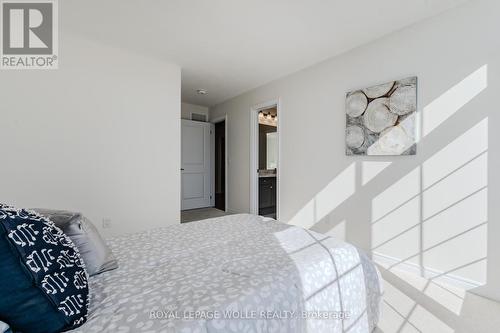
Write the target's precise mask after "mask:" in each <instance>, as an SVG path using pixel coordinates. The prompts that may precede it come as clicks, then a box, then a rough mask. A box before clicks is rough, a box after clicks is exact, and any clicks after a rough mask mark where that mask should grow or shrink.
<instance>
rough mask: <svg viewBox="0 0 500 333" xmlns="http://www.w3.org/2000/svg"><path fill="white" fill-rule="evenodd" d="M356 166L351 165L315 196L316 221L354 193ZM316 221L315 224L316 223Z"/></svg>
mask: <svg viewBox="0 0 500 333" xmlns="http://www.w3.org/2000/svg"><path fill="white" fill-rule="evenodd" d="M355 166H356V164H355V163H352V164H351V165H349V166H348V167H347V168H346V169H345V170H344V171H342V173H340V174H339V175H338V176H337V177H335V178H334V179H333V180H332V181H331V182H330V183H329V184H328V185H327V186H326V187H325V188H324V189H323V190H322V191H320V192H319V193H318V194H317V195H316V219H317V221H319V220H321V219H322V218H324V217H325V216H327V215H328V214H330V213H331V212H333V211H334V210H335V208H337V207H338V206H339V205H340V204H341V203H343V202H344V201H345V200H346V199H347V198H349V197H350V196H351V195H353V194H354V192H355V191H356V167H355ZM317 221H316V222H317Z"/></svg>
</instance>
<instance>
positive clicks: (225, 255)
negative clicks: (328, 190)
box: [75, 214, 381, 333]
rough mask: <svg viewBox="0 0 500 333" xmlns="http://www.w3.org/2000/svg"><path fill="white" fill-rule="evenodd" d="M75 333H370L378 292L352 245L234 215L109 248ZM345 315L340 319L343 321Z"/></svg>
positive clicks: (373, 273)
mask: <svg viewBox="0 0 500 333" xmlns="http://www.w3.org/2000/svg"><path fill="white" fill-rule="evenodd" d="M109 243H110V246H111V248H112V250H113V252H114V253H115V254H116V255H117V257H118V259H119V265H120V267H119V268H118V269H117V270H115V271H111V272H107V273H103V274H101V275H98V276H96V277H93V278H91V283H90V287H91V296H92V298H91V312H90V316H89V319H88V322H87V323H86V324H84V325H83V326H82V327H80V328H79V329H77V330H75V332H200V333H201V332H286V333H294V332H313V333H320V332H329V333H330V332H371V331H372V330H373V328H374V326H375V325H376V323H377V321H378V317H379V303H380V299H381V286H380V278H379V274H378V272H377V270H376V268H375V267H374V265H373V264H372V262H371V261H370V260H369V259H368V258H367V257H366V256H365V255H364V254H362V253H361V252H360V251H358V250H357V249H356V248H355V247H354V246H352V245H350V244H347V243H344V242H340V241H338V240H335V239H333V238H330V237H326V236H324V235H322V234H318V233H315V232H312V231H308V230H304V229H302V228H298V227H294V226H290V225H286V224H282V223H279V222H275V221H265V220H263V219H262V218H260V217H257V216H253V215H243V214H242V215H232V216H226V217H221V218H215V219H209V220H204V221H198V222H192V223H187V224H182V225H178V226H173V227H166V228H161V229H156V230H152V231H148V232H142V233H137V234H132V235H128V236H123V237H118V238H114V239H111V240H110V241H109ZM341 318H344V319H343V320H342V319H341Z"/></svg>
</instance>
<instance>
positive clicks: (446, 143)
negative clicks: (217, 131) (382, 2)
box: [211, 0, 500, 300]
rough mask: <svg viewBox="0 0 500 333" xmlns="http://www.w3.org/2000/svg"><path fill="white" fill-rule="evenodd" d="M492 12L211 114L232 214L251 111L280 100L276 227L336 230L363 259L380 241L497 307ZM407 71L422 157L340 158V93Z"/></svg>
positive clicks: (443, 25)
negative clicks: (414, 86) (414, 87)
mask: <svg viewBox="0 0 500 333" xmlns="http://www.w3.org/2000/svg"><path fill="white" fill-rule="evenodd" d="M499 12H500V3H499V2H498V1H496V0H485V1H472V2H471V3H469V4H466V5H464V6H462V7H459V8H457V9H455V10H453V11H450V12H448V13H445V14H443V15H440V16H437V17H434V18H432V19H430V20H427V21H425V22H422V23H419V24H417V25H414V26H412V27H410V28H407V29H404V30H402V31H400V32H397V33H394V34H391V35H389V36H386V37H384V38H382V39H380V40H377V41H375V42H373V43H370V44H368V45H366V46H363V47H360V48H357V49H355V50H352V51H350V52H348V53H345V54H343V55H340V56H338V57H335V58H332V59H330V60H328V61H325V62H324V63H321V64H318V65H316V66H313V67H310V68H308V69H305V70H303V71H300V72H298V73H296V74H293V75H290V76H288V77H285V78H282V79H280V80H277V81H275V82H272V83H269V84H267V85H265V86H263V87H260V88H257V89H255V90H253V91H250V92H248V93H245V94H243V95H240V96H238V97H236V98H233V99H231V100H229V101H227V102H225V103H223V104H220V105H217V106H215V107H213V108H212V109H211V117H220V116H222V115H224V114H227V115H228V123H229V124H230V126H228V139H227V142H228V161H229V167H228V168H229V169H228V186H229V189H228V192H229V193H228V202H227V206H228V208H229V209H230V210H236V211H241V212H247V211H249V203H250V198H249V179H250V178H249V177H250V174H249V173H250V170H249V157H250V143H249V137H250V117H249V110H250V108H251V107H252V106H253V105H256V104H258V103H261V102H264V101H267V100H272V99H275V98H278V97H279V98H280V100H281V109H280V111H279V112H280V113H279V117H280V122H281V128H280V131H281V140H282V141H281V166H282V170H281V175H280V179H281V184H280V186H281V202H280V205H281V218H282V220H283V221H286V222H289V223H294V224H299V225H303V226H305V227H310V228H312V229H314V230H317V231H321V232H325V233H335V234H337V235H338V234H339V230H340V232H341V233H344V232H345V236H346V238H347V239H348V240H349V241H351V242H353V243H355V244H357V245H358V246H360V247H362V248H364V249H365V250H367V251H368V252H371V249H372V248H375V247H377V246H378V245H380V244H382V243H385V245H384V246H381V247H377V249H376V250H374V252H379V253H381V254H385V255H386V256H389V257H392V258H393V259H394V258H395V259H397V260H399V259H401V260H402V259H405V258H406V257H408V256H409V255H412V254H414V253H417V256H416V257H413V258H411V259H409V260H406V263H407V264H408V265H409V266H410V267H411V265H412V263H415V264H416V266H415V267H417V270H418V269H420V268H419V267H418V266H419V264H420V262H423V264H424V269H430V270H432V269H433V270H437V271H441V272H447V271H449V270H453V269H454V268H457V267H460V266H461V265H463V266H464V267H463V268H460V269H458V270H456V271H453V272H451V273H450V274H455V275H457V276H459V277H460V278H463V279H464V280H472V281H475V282H477V283H478V284H484V286H482V287H479V288H478V289H476V290H475V291H476V292H478V293H481V294H484V295H487V296H489V297H491V298H496V299H498V300H500V266H499V265H498V263H499V262H500V243H499V242H498V239H499V238H500V205H498V198H500V174H499V173H498V172H497V171H496V170H498V168H499V164H500V149H499V148H498V147H497V144H498V142H500V132H499V131H497V130H495V128H496V127H497V126H500V112H499V110H498V102H497V95H498V91H500V84H499V80H500V72H499V71H500V69H499V66H500V46H499V45H500V44H499V43H498V42H497V41H498V36H497V34H498V31H500V21H499V20H498V13H499ZM410 75H417V76H418V79H419V92H418V103H419V113H420V115H421V116H422V123H423V131H422V138H421V141H420V143H419V145H418V153H417V155H416V156H403V157H392V158H391V157H387V158H384V157H378V158H376V157H347V156H345V148H344V147H345V144H344V141H345V139H344V135H345V134H344V131H345V112H344V100H345V93H346V92H347V91H351V90H352V89H358V88H363V87H366V86H370V85H373V84H377V83H383V82H386V81H390V80H395V79H400V78H404V77H407V76H410ZM488 146H489V147H488ZM454 170H456V171H454ZM484 222H487V224H483V223H484ZM408 229H409V230H408ZM419 251H423V254H421V255H419V254H418V253H419ZM484 256H487V259H486V260H483V261H481V259H482V257H484ZM386 259H387V258H386ZM486 262H487V263H486ZM486 265H487V267H486Z"/></svg>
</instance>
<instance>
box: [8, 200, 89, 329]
mask: <svg viewBox="0 0 500 333" xmlns="http://www.w3.org/2000/svg"><path fill="white" fill-rule="evenodd" d="M0 267H1V269H0V319H1V320H3V321H5V322H7V324H9V326H10V327H11V328H12V330H13V331H15V332H17V331H20V332H26V333H27V332H30V333H51V332H61V331H66V330H70V329H73V328H76V327H78V326H80V325H82V324H83V323H84V322H85V320H86V318H87V310H88V304H89V288H88V276H87V272H86V270H85V266H84V263H83V260H82V259H81V258H80V254H79V252H78V249H77V248H76V247H75V245H74V244H73V242H72V241H71V240H70V239H69V237H67V236H66V235H65V234H64V233H63V232H62V231H61V229H59V228H57V227H56V226H55V225H54V223H52V222H51V221H50V220H48V219H47V218H45V217H43V216H41V215H38V214H37V213H35V212H33V211H28V210H19V209H15V208H13V207H10V206H6V205H2V204H0Z"/></svg>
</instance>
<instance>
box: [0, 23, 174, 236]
mask: <svg viewBox="0 0 500 333" xmlns="http://www.w3.org/2000/svg"><path fill="white" fill-rule="evenodd" d="M59 45H60V64H59V70H54V71H2V72H1V73H0V96H1V97H0V101H1V106H0V143H1V145H2V150H3V154H2V156H3V157H2V158H1V159H0V174H1V175H2V181H1V185H0V201H2V202H6V203H11V204H14V205H17V206H20V207H46V208H59V209H69V210H75V211H81V212H83V213H84V214H86V215H88V216H89V218H91V219H92V220H93V221H94V222H95V224H96V225H97V227H99V228H102V219H103V218H110V219H111V222H112V227H111V228H110V229H105V230H103V231H104V233H105V234H107V235H113V234H119V233H124V232H132V231H136V230H143V229H149V228H152V227H158V226H164V225H168V224H174V223H179V211H180V199H179V193H180V189H179V186H180V185H179V184H180V178H179V169H180V162H179V160H180V158H179V156H180V148H179V147H180V104H181V102H180V87H181V73H180V68H179V67H178V66H176V65H173V64H170V63H166V62H161V61H157V60H153V59H150V58H147V57H142V56H139V55H134V54H132V53H130V51H125V50H120V49H115V48H112V47H108V46H105V45H102V44H98V43H94V42H90V41H87V40H85V39H82V38H80V37H79V36H78V35H73V34H70V33H68V32H67V31H66V30H64V29H61V40H60V42H59Z"/></svg>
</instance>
